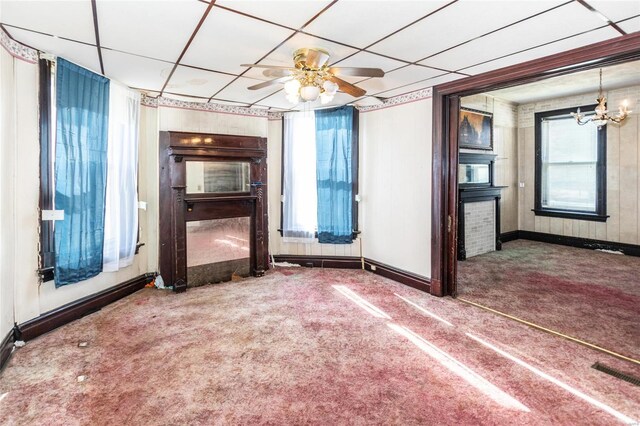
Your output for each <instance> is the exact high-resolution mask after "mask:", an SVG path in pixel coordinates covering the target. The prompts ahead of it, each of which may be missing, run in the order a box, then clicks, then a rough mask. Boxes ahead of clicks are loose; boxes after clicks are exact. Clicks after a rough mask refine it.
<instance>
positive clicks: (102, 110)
mask: <svg viewBox="0 0 640 426" xmlns="http://www.w3.org/2000/svg"><path fill="white" fill-rule="evenodd" d="M56 74H57V75H56V114H57V120H56V158H55V190H56V194H55V197H56V198H55V205H56V210H64V220H63V221H58V222H56V223H55V255H56V265H55V283H56V287H60V286H63V285H67V284H73V283H77V282H79V281H83V280H86V279H88V278H91V277H94V276H96V275H98V274H99V273H100V272H101V271H102V247H103V240H104V212H105V193H106V182H107V129H108V119H109V80H108V79H107V78H104V77H102V76H100V75H98V74H95V73H93V72H91V71H89V70H86V69H84V68H81V67H79V66H77V65H74V64H72V63H70V62H68V61H65V60H64V59H61V58H58V60H57V70H56Z"/></svg>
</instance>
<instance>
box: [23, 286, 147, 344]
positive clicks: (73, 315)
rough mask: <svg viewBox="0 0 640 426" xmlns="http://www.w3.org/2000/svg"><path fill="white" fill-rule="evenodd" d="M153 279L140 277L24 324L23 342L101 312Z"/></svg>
mask: <svg viewBox="0 0 640 426" xmlns="http://www.w3.org/2000/svg"><path fill="white" fill-rule="evenodd" d="M153 278H154V274H144V275H140V276H138V277H136V278H133V279H130V280H128V281H125V282H123V283H121V284H118V285H116V286H115V287H111V288H109V289H107V290H104V291H101V292H99V293H96V294H92V295H90V296H87V297H83V298H82V299H78V300H76V301H73V302H71V303H68V304H66V305H64V306H61V307H59V308H57V309H54V310H53V311H49V312H46V313H44V314H42V315H40V316H39V317H37V318H34V319H32V320H29V321H27V322H25V323H22V324H20V325H19V326H18V328H19V332H20V333H21V334H22V340H25V341H27V340H31V339H33V338H35V337H38V336H40V335H42V334H44V333H48V332H49V331H51V330H54V329H56V328H58V327H60V326H62V325H65V324H67V323H70V322H71V321H74V320H77V319H79V318H82V317H83V316H85V315H88V314H91V313H93V312H96V311H99V310H100V309H102V308H103V307H105V306H107V305H108V304H110V303H113V302H115V301H116V300H119V299H122V298H123V297H125V296H128V295H130V294H132V293H135V292H136V291H138V290H140V289H142V288H144V286H145V285H147V284H148V283H150V282H151V281H152V280H153Z"/></svg>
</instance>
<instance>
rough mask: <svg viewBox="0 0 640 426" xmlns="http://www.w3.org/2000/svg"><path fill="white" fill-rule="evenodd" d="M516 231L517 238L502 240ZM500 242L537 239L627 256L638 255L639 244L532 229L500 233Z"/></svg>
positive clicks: (639, 254)
mask: <svg viewBox="0 0 640 426" xmlns="http://www.w3.org/2000/svg"><path fill="white" fill-rule="evenodd" d="M514 232H515V233H516V235H517V238H511V239H507V240H504V239H503V236H504V235H507V234H509V235H510V234H513V233H514ZM500 239H501V240H502V242H503V243H504V242H506V241H513V240H516V239H523V240H531V241H539V242H542V243H549V244H558V245H563V246H569V247H578V248H584V249H591V250H611V251H619V252H621V253H624V254H626V255H627V256H640V246H638V245H634V244H625V243H617V242H613V241H602V240H592V239H590V238H579V237H567V236H565V235H555V234H546V233H544V232H533V231H513V232H508V233H505V234H502V235H500Z"/></svg>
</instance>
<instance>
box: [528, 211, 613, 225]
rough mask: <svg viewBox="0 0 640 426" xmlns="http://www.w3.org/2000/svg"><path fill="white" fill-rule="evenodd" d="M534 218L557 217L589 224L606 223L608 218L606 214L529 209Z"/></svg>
mask: <svg viewBox="0 0 640 426" xmlns="http://www.w3.org/2000/svg"><path fill="white" fill-rule="evenodd" d="M531 211H532V212H534V213H535V215H536V216H546V217H559V218H563V219H576V220H588V221H591V222H606V221H607V219H608V218H609V216H608V215H606V214H603V215H601V214H597V213H586V212H579V211H570V210H554V209H540V210H538V209H531Z"/></svg>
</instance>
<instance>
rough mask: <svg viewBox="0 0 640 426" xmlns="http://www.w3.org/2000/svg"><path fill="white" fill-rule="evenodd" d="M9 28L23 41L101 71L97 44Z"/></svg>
mask: <svg viewBox="0 0 640 426" xmlns="http://www.w3.org/2000/svg"><path fill="white" fill-rule="evenodd" d="M9 30H10V31H11V36H13V38H15V39H16V40H18V41H20V42H22V43H25V44H27V45H29V46H31V47H34V48H36V49H38V50H41V51H43V52H46V53H52V54H54V55H56V56H60V57H62V58H64V59H68V60H69V61H71V62H74V63H76V64H78V65H81V66H83V67H85V68H88V69H90V70H92V71H95V72H97V73H99V72H100V62H99V59H98V49H97V48H96V47H95V46H91V45H88V44H82V43H76V42H74V41H68V40H65V39H62V38H57V37H52V36H48V35H43V34H38V33H34V32H31V31H26V30H19V29H17V28H10V29H9Z"/></svg>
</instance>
